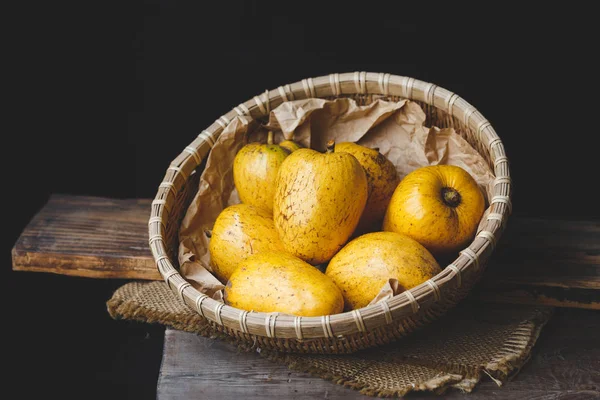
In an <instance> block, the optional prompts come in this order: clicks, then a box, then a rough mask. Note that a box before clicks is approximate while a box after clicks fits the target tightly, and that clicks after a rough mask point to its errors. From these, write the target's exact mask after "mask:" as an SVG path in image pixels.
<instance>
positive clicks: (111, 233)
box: [12, 195, 161, 280]
mask: <svg viewBox="0 0 600 400" xmlns="http://www.w3.org/2000/svg"><path fill="white" fill-rule="evenodd" d="M150 203H151V201H150V200H145V199H129V200H122V199H121V200H117V199H106V198H99V197H81V196H67V195H54V196H52V197H51V198H50V200H49V201H48V203H47V204H46V205H45V206H44V207H43V209H42V210H41V211H40V212H39V213H38V214H37V215H36V216H35V217H34V218H33V219H32V221H31V222H30V223H29V225H28V226H27V228H26V229H25V230H24V231H23V233H22V234H21V236H20V237H19V239H18V240H17V243H16V244H15V246H14V247H13V250H12V257H13V269H14V270H17V271H35V272H51V273H56V274H63V275H73V276H84V277H89V278H125V279H154V280H158V279H161V276H160V274H159V272H158V271H157V269H156V266H155V264H154V261H153V260H152V256H151V254H150V248H149V247H148V228H147V227H148V218H149V217H148V216H149V215H150Z"/></svg>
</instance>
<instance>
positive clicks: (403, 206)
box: [383, 165, 485, 256]
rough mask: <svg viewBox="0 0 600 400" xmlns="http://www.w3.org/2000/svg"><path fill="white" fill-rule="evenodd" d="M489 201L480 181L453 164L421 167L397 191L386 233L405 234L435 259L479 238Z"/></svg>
mask: <svg viewBox="0 0 600 400" xmlns="http://www.w3.org/2000/svg"><path fill="white" fill-rule="evenodd" d="M484 208H485V200H484V198H483V194H482V193H481V190H480V189H479V186H477V182H475V180H474V179H473V177H471V175H469V173H468V172H467V171H465V170H464V169H462V168H460V167H457V166H453V165H437V166H430V167H423V168H419V169H417V170H415V171H413V172H411V173H410V174H408V175H407V176H406V177H405V178H404V179H403V180H402V182H400V184H399V185H398V187H397V188H396V190H395V192H394V195H393V196H392V200H391V201H390V205H389V206H388V210H387V213H386V215H385V218H384V222H383V230H385V231H392V232H397V233H402V234H405V235H407V236H410V237H412V238H413V239H415V240H416V241H418V242H419V243H421V244H422V245H423V246H425V247H426V248H427V249H428V250H429V251H430V252H431V253H433V254H434V255H435V256H446V255H449V254H450V253H453V252H456V251H458V250H460V249H461V248H463V247H465V246H467V244H468V243H469V241H470V240H471V239H472V238H473V236H475V233H476V230H477V226H478V224H479V221H480V219H481V217H482V215H483V211H484Z"/></svg>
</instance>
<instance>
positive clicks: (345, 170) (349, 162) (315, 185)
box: [273, 142, 368, 265]
mask: <svg viewBox="0 0 600 400" xmlns="http://www.w3.org/2000/svg"><path fill="white" fill-rule="evenodd" d="M367 194H368V189H367V177H366V175H365V171H364V170H363V168H362V167H361V166H360V164H359V162H358V161H357V160H356V158H355V157H354V156H352V155H350V154H348V153H338V152H337V151H335V150H334V143H333V142H332V143H330V144H329V145H328V150H327V152H326V153H319V152H317V151H315V150H311V149H300V150H296V151H295V152H293V153H292V154H291V155H290V156H289V157H288V158H286V159H285V161H284V162H283V164H282V165H281V168H280V169H279V177H278V178H277V189H276V191H275V198H274V200H273V220H274V222H275V229H276V230H277V233H278V234H279V237H280V239H281V242H282V243H283V246H284V248H285V249H286V251H288V252H289V253H291V254H293V255H295V256H296V257H299V258H301V259H303V260H304V261H306V262H308V263H310V264H313V265H316V264H321V263H324V262H326V261H329V260H330V259H331V257H333V255H334V254H335V253H337V252H338V251H339V249H341V248H342V246H344V244H345V243H346V241H348V238H350V235H352V233H353V232H354V230H355V229H356V226H357V224H358V221H359V219H360V216H361V214H362V212H363V209H364V207H365V204H366V202H367Z"/></svg>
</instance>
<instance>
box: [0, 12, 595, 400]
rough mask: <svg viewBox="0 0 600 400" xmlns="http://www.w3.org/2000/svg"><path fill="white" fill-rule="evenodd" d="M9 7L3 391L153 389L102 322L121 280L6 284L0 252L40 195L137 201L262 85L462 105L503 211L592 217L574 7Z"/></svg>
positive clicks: (590, 62) (118, 331) (589, 121)
mask: <svg viewBox="0 0 600 400" xmlns="http://www.w3.org/2000/svg"><path fill="white" fill-rule="evenodd" d="M20 5H21V8H22V9H20V10H14V11H13V12H7V13H6V14H5V17H8V18H7V19H8V20H9V21H8V22H9V24H8V25H7V26H8V27H9V29H8V34H7V35H6V36H5V39H6V46H5V53H4V54H5V57H3V64H4V65H5V66H8V68H9V72H8V73H7V74H6V75H5V76H4V80H5V81H6V87H7V88H8V89H7V91H6V92H5V93H4V94H5V99H6V100H7V101H8V103H9V109H8V110H7V111H8V112H5V118H4V120H5V129H4V132H3V133H4V134H3V138H4V145H3V148H4V153H5V154H8V156H9V157H6V156H4V157H3V163H5V168H4V171H5V176H8V182H6V181H5V182H4V183H5V185H4V196H3V198H4V200H3V204H4V211H5V213H6V214H7V215H9V217H10V218H8V222H6V221H7V220H6V219H5V220H4V228H3V230H2V231H3V237H4V239H3V241H2V242H3V260H4V265H5V266H4V268H2V280H3V285H2V286H3V288H4V290H3V291H2V294H3V304H4V305H5V307H4V309H5V310H6V313H5V323H4V324H3V336H4V337H6V340H5V341H4V345H5V346H6V347H8V348H9V352H8V353H9V361H10V362H9V363H8V364H7V365H9V379H7V382H8V383H9V387H12V388H14V389H16V390H18V391H19V392H18V393H21V395H22V396H19V397H22V398H29V397H31V396H33V394H45V395H49V396H51V395H59V394H60V395H62V396H63V397H76V396H89V395H91V396H92V397H95V396H96V395H97V396H98V397H105V396H108V395H110V396H111V397H113V398H120V397H129V398H131V397H140V398H148V397H153V396H154V390H155V385H156V378H157V374H158V367H159V362H160V350H161V345H162V330H161V328H160V327H148V326H143V325H138V324H133V323H125V322H114V321H112V320H110V318H109V317H108V315H107V313H106V311H105V305H104V302H105V301H106V300H107V299H108V298H109V297H110V294H111V293H112V291H113V290H114V289H115V288H116V287H118V286H119V285H120V284H122V283H123V282H118V281H96V280H86V279H78V278H67V277H61V276H51V275H43V274H26V273H14V272H12V271H10V268H9V265H10V255H9V250H10V247H11V246H12V245H13V244H14V242H15V240H16V238H17V237H18V235H19V233H20V232H21V230H22V229H23V228H24V226H25V225H26V223H27V221H28V220H29V219H30V218H31V216H32V215H33V214H34V213H35V212H36V211H37V210H38V209H39V207H41V206H42V205H43V203H44V202H45V201H46V199H47V197H48V195H49V194H50V193H57V192H60V193H72V194H87V195H98V196H113V197H121V198H125V197H152V196H153V195H154V193H155V190H156V187H157V185H158V183H159V182H160V181H161V179H162V177H163V173H164V170H165V168H166V167H167V165H168V163H169V162H170V161H171V159H172V158H174V157H175V156H176V155H177V154H178V153H179V151H181V149H183V147H185V146H186V145H187V144H188V143H189V142H190V141H191V140H192V139H193V138H194V137H195V136H196V135H197V133H198V132H199V131H201V130H202V129H203V128H204V127H206V126H207V125H209V124H210V123H212V122H213V121H214V120H215V119H216V118H218V117H219V116H220V115H222V114H223V113H224V112H225V111H227V110H229V109H231V108H232V107H233V106H235V105H237V104H239V103H241V102H242V101H245V100H247V99H248V98H250V97H252V96H254V95H256V94H258V93H260V92H262V91H264V90H265V89H267V88H269V89H272V88H275V87H277V86H279V85H282V84H285V83H289V82H294V81H297V80H300V79H302V78H306V77H310V76H319V75H324V74H329V73H332V72H349V71H356V70H365V71H373V72H389V73H393V74H399V75H408V76H413V77H415V78H418V79H421V80H425V81H430V82H434V83H436V84H438V85H440V86H442V87H445V88H447V89H449V90H451V91H453V92H456V93H458V94H459V95H461V96H462V97H464V98H466V99H467V100H468V101H469V102H471V104H473V105H474V106H475V107H477V108H478V109H479V110H480V111H481V112H482V113H483V114H484V115H485V116H486V117H487V118H488V119H489V120H490V121H491V122H492V124H493V125H494V127H495V128H496V130H497V132H498V133H499V135H500V136H501V137H502V139H503V140H504V143H505V147H506V150H507V153H508V156H509V158H510V161H511V172H512V175H513V177H514V183H515V193H514V213H515V215H528V216H548V217H553V218H594V219H598V217H599V216H600V213H599V211H598V209H599V208H598V207H597V206H596V204H597V202H598V200H597V199H598V197H597V195H595V194H594V193H596V188H597V186H598V178H597V173H598V170H599V168H598V166H597V164H596V159H597V155H596V154H597V151H598V147H597V145H596V143H598V141H597V139H596V137H597V136H598V128H597V126H596V122H597V118H596V116H597V114H598V111H597V99H596V98H594V96H596V97H597V96H598V93H599V92H598V85H597V73H598V63H597V62H596V58H597V48H598V45H597V37H598V30H597V27H596V25H597V22H595V21H594V20H593V15H594V14H593V13H592V12H590V10H583V9H576V8H565V7H566V6H565V5H562V6H561V8H551V7H549V6H547V5H546V6H544V7H543V8H541V7H538V8H536V9H532V10H526V9H525V8H523V6H522V5H521V6H519V7H516V6H512V7H509V6H508V5H506V4H502V5H499V6H486V7H485V8H465V9H457V8H456V5H454V4H452V5H445V6H439V5H438V6H434V5H433V4H423V6H424V7H422V8H421V9H419V10H415V9H412V7H411V5H410V4H408V3H406V2H379V1H368V2H366V1H362V2H356V3H354V2H351V1H347V2H325V1H320V2H310V1H302V2H258V1H255V2H250V1H248V2H240V1H221V2H211V3H208V2H203V3H201V4H195V5H190V4H189V3H184V2H179V1H160V2H158V1H145V2H138V1H136V2H115V3H110V2H78V3H73V4H68V5H66V4H64V3H61V4H53V3H52V4H51V3H41V2H40V3H39V4H35V3H34V4H20ZM479 7H483V6H482V5H480V6H479Z"/></svg>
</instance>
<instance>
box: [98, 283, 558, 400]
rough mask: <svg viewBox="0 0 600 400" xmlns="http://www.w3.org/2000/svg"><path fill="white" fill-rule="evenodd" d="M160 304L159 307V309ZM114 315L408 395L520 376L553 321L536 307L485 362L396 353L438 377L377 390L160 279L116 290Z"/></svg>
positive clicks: (366, 390) (360, 387)
mask: <svg viewBox="0 0 600 400" xmlns="http://www.w3.org/2000/svg"><path fill="white" fill-rule="evenodd" d="M149 287H152V290H153V291H154V295H155V294H156V292H157V291H158V292H159V298H152V299H150V298H148V296H147V293H146V292H145V289H146V288H149ZM158 307H160V308H158ZM107 309H108V312H109V314H110V316H111V317H112V318H113V319H115V320H133V321H138V322H143V323H151V324H161V325H164V326H168V327H171V328H173V329H176V330H181V331H186V332H191V333H195V334H199V335H201V336H204V337H209V338H213V339H219V340H224V341H225V342H228V343H230V344H233V345H236V346H237V348H238V350H239V351H244V352H249V351H256V352H257V353H259V354H260V355H261V356H262V357H266V358H267V359H269V360H271V361H274V362H277V363H279V364H281V365H285V366H287V367H288V368H290V369H292V370H295V371H300V372H306V373H309V374H311V375H313V376H316V377H319V378H322V379H326V380H329V381H332V382H334V383H336V384H339V385H343V386H346V387H349V388H352V389H354V390H357V391H359V392H360V393H362V394H365V395H369V396H377V397H397V396H404V395H406V394H408V393H410V392H413V391H431V392H434V393H437V394H443V393H444V392H445V391H446V390H447V389H449V388H451V387H452V388H455V389H458V390H461V391H463V392H471V391H472V390H473V389H474V387H475V386H476V385H477V384H478V383H479V381H480V380H481V378H482V377H483V376H484V375H485V376H488V377H489V378H490V379H492V380H493V381H494V382H495V383H496V384H497V385H498V386H501V385H502V384H503V382H505V381H507V380H510V379H511V378H512V377H513V376H515V375H516V374H517V373H518V372H519V370H520V369H521V367H522V366H523V365H524V364H525V363H526V362H527V360H528V359H529V357H530V353H531V349H532V347H533V346H534V344H535V342H536V341H537V339H538V337H539V334H540V332H541V330H542V328H543V327H544V325H545V324H546V323H547V321H548V320H549V318H550V316H551V314H552V309H551V308H541V309H539V310H536V313H535V315H534V317H532V318H529V319H528V320H526V321H523V322H521V324H520V326H519V327H518V328H517V329H516V330H515V331H514V332H513V333H512V334H511V335H510V336H509V337H508V338H507V339H506V340H505V341H504V345H503V346H502V347H501V348H500V349H499V350H498V352H497V354H495V355H494V356H493V357H492V358H491V360H490V361H488V362H486V363H484V364H482V365H473V366H467V365H464V364H458V363H457V364H453V363H447V362H440V363H431V362H427V361H426V360H420V359H418V358H416V357H396V358H394V359H393V360H392V361H393V362H395V363H401V364H403V365H407V366H416V365H418V366H422V367H425V368H428V369H430V370H433V371H435V372H437V374H435V376H433V377H431V378H429V379H425V380H423V381H420V382H414V383H412V384H411V385H407V386H404V387H401V388H396V389H394V390H389V389H385V388H378V387H375V386H374V385H369V384H368V383H365V382H359V381H358V380H357V379H356V376H343V375H337V374H332V373H330V372H328V371H326V370H324V369H321V368H318V367H316V366H315V365H313V364H311V362H310V361H311V359H310V356H309V355H305V356H303V355H300V354H289V353H280V352H277V351H274V350H268V349H263V348H260V347H259V346H257V345H248V344H246V343H243V342H239V341H237V340H235V338H234V337H232V336H230V335H227V334H224V333H222V332H220V331H219V330H218V327H217V326H215V325H214V324H213V323H212V322H209V321H207V320H206V319H204V318H202V317H200V316H199V315H198V314H197V313H195V312H194V311H192V310H190V309H189V308H187V307H186V306H185V305H184V304H183V302H181V300H180V299H179V298H177V297H176V296H175V295H174V294H173V293H172V292H171V291H170V290H169V289H168V288H167V287H166V286H165V285H164V284H162V283H160V282H132V283H129V284H126V285H124V286H122V287H121V288H119V289H117V291H116V292H115V293H114V295H113V297H112V298H111V299H110V300H109V301H108V302H107Z"/></svg>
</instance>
